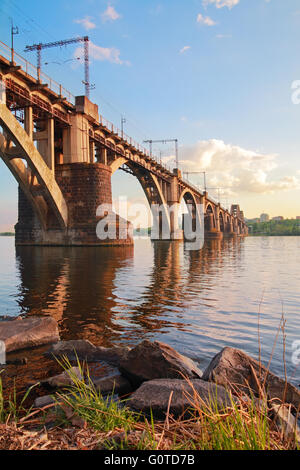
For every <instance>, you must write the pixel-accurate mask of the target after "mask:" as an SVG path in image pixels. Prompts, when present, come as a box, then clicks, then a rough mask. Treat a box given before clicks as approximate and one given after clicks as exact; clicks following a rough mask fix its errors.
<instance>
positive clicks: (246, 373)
mask: <svg viewBox="0 0 300 470" xmlns="http://www.w3.org/2000/svg"><path fill="white" fill-rule="evenodd" d="M251 367H252V368H253V370H254V371H255V374H256V376H257V378H258V380H259V381H260V382H261V383H263V382H264V379H265V377H267V378H266V390H267V395H268V398H269V399H273V398H278V399H279V400H282V399H283V398H285V400H284V401H285V402H286V403H291V404H292V405H293V406H294V407H295V408H296V409H298V408H299V407H300V391H299V390H297V388H296V387H294V386H293V385H292V384H290V383H287V384H286V383H285V381H284V380H283V379H281V378H280V377H277V376H276V375H274V374H273V373H272V372H268V371H267V369H266V367H265V366H263V365H261V366H260V365H259V363H258V361H256V360H255V359H253V358H252V357H250V356H248V355H247V354H246V353H244V352H243V351H240V350H239V349H235V348H229V347H226V348H224V349H222V351H221V352H219V353H218V354H217V355H216V356H215V357H214V358H213V359H212V361H211V363H210V364H209V366H208V367H207V369H206V370H205V371H204V373H203V377H202V378H203V380H208V381H210V382H215V383H217V384H220V385H223V386H224V387H230V388H231V389H233V388H236V387H237V388H238V389H240V390H242V391H243V393H245V394H247V395H248V396H250V395H251V391H252V392H253V393H254V394H256V395H258V392H259V390H258V386H257V382H256V380H255V377H254V374H253V372H252V370H251ZM285 387H286V394H285V397H284V391H285Z"/></svg>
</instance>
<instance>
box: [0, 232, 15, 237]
mask: <svg viewBox="0 0 300 470" xmlns="http://www.w3.org/2000/svg"><path fill="white" fill-rule="evenodd" d="M14 236H15V234H14V232H2V233H0V237H14Z"/></svg>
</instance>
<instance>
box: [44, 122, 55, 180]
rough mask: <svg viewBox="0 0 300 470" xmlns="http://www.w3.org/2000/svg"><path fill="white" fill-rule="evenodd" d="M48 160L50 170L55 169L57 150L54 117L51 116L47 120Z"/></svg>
mask: <svg viewBox="0 0 300 470" xmlns="http://www.w3.org/2000/svg"><path fill="white" fill-rule="evenodd" d="M47 134H48V139H47V160H46V163H47V165H48V167H49V168H50V170H52V171H53V173H54V170H55V159H54V158H55V150H54V119H53V118H50V119H48V121H47Z"/></svg>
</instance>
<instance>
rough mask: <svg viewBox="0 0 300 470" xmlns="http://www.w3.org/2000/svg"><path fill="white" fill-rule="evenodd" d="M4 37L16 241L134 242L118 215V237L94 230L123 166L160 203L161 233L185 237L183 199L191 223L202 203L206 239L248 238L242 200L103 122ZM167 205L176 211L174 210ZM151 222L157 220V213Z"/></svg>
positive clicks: (4, 122)
mask: <svg viewBox="0 0 300 470" xmlns="http://www.w3.org/2000/svg"><path fill="white" fill-rule="evenodd" d="M10 53H11V51H10V48H8V47H7V46H6V45H5V44H4V43H1V42H0V85H1V96H0V157H1V158H2V160H3V161H4V162H5V164H6V165H7V167H8V168H9V170H10V171H11V173H12V174H13V176H14V177H15V178H16V180H17V182H18V184H19V203H18V212H19V215H18V222H17V224H16V227H15V229H16V244H17V245H66V246H67V245H103V244H105V245H114V244H117V245H121V244H131V243H132V234H131V231H130V230H127V231H126V234H125V236H124V234H121V231H122V230H121V227H124V224H125V226H126V227H127V228H129V226H130V223H129V222H127V221H124V219H121V217H119V216H116V219H115V220H116V227H117V230H116V237H115V239H106V240H100V239H99V237H98V236H97V234H96V227H97V224H98V223H99V221H100V220H102V219H103V218H104V217H105V216H107V215H108V214H107V213H105V214H99V211H98V207H99V206H101V205H103V204H106V205H108V206H111V205H112V190H111V176H112V174H113V173H114V172H115V171H117V170H118V169H120V168H121V169H123V170H125V171H128V172H130V173H131V174H133V175H134V176H135V177H136V178H138V180H139V182H140V184H141V185H142V187H143V190H144V192H145V195H146V197H147V200H148V202H149V205H150V207H151V208H154V207H159V208H160V210H159V212H158V213H157V220H154V222H155V223H156V226H157V231H156V238H158V239H159V238H166V237H165V236H164V234H163V231H162V220H164V221H166V223H167V226H168V231H169V236H168V237H167V238H169V239H171V240H176V239H180V238H182V236H183V235H182V233H183V231H182V227H179V224H178V212H177V211H178V209H179V206H180V204H181V202H182V200H183V199H184V200H185V202H186V203H187V206H188V208H189V211H190V216H191V220H192V226H194V225H195V224H196V222H197V220H200V218H201V217H200V213H199V207H201V208H203V216H204V218H202V219H201V220H202V221H204V229H205V237H207V238H222V237H236V236H246V235H247V233H248V229H247V225H246V223H245V221H244V215H243V212H242V211H241V210H240V208H239V206H238V205H234V206H232V207H231V210H230V211H229V210H227V209H225V208H224V207H222V205H221V204H220V203H218V202H216V201H215V200H214V199H213V198H212V197H210V196H209V195H208V193H207V192H206V191H201V190H200V189H199V188H197V187H196V186H194V185H192V184H191V183H190V182H189V181H187V180H185V179H184V178H182V174H181V172H180V170H179V169H177V168H175V169H173V170H171V169H170V168H167V167H166V166H165V165H163V164H162V163H161V162H158V161H157V160H156V159H155V158H154V157H153V156H152V155H150V154H149V152H148V151H147V150H145V149H144V148H142V147H141V146H140V145H139V144H138V143H136V142H134V141H133V139H131V138H130V137H128V136H127V135H125V134H124V133H123V132H122V131H120V130H119V129H117V128H116V127H115V126H114V125H113V124H111V123H110V122H108V121H107V120H106V119H104V118H103V117H102V116H101V115H100V114H99V110H98V106H97V105H96V104H94V103H92V102H91V101H90V100H89V99H88V98H87V97H86V96H76V97H74V96H73V95H71V93H69V92H68V91H67V90H65V89H64V88H63V87H62V86H61V85H60V84H58V83H56V82H55V81H53V80H52V79H51V78H50V77H48V76H47V75H45V74H43V73H42V74H40V76H39V80H38V79H37V78H36V76H37V71H36V68H35V67H34V66H33V65H32V64H30V63H29V62H27V61H26V60H25V59H23V58H22V57H21V56H19V55H18V54H16V53H15V54H14V61H13V62H11V60H10ZM170 208H172V210H171V211H170ZM152 213H153V214H154V219H155V217H156V215H155V211H152Z"/></svg>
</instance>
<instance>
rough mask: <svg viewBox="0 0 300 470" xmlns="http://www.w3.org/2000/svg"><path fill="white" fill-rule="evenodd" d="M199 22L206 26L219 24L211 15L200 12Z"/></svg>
mask: <svg viewBox="0 0 300 470" xmlns="http://www.w3.org/2000/svg"><path fill="white" fill-rule="evenodd" d="M197 23H199V24H203V25H205V26H215V25H216V24H217V23H216V22H215V21H214V20H212V19H211V18H210V17H209V16H203V15H201V13H199V14H198V16H197Z"/></svg>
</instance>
